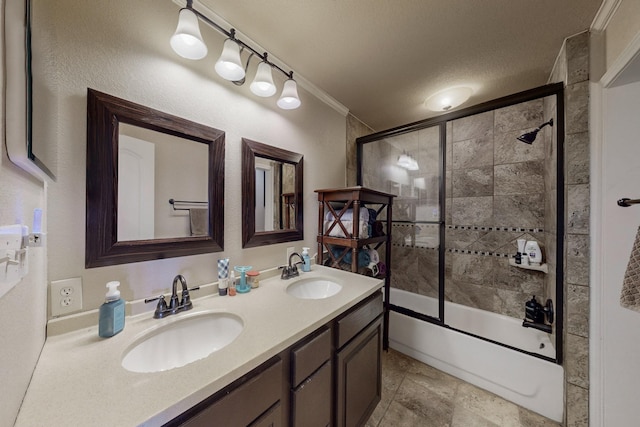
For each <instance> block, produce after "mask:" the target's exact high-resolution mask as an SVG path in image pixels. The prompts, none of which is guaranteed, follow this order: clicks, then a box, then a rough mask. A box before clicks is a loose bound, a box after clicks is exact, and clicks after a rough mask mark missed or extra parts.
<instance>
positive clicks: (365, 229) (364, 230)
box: [324, 221, 369, 239]
mask: <svg viewBox="0 0 640 427" xmlns="http://www.w3.org/2000/svg"><path fill="white" fill-rule="evenodd" d="M331 224H333V221H325V222H324V233H325V234H326V233H327V230H328V229H329V227H331ZM342 225H344V228H346V229H347V232H348V233H349V237H351V233H353V222H352V221H342ZM359 233H360V234H359V236H358V238H360V239H367V238H368V237H369V224H368V223H366V222H362V221H361V222H360V231H359ZM329 236H331V237H346V236H345V235H344V232H343V231H342V228H340V226H339V225H338V224H336V225H334V227H333V228H332V229H331V232H329Z"/></svg>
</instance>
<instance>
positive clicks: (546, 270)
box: [509, 258, 549, 273]
mask: <svg viewBox="0 0 640 427" xmlns="http://www.w3.org/2000/svg"><path fill="white" fill-rule="evenodd" d="M509 265H510V266H512V267H518V268H523V269H525V270H533V271H542V272H543V273H549V264H546V263H545V264H540V265H522V264H516V260H515V259H513V258H509Z"/></svg>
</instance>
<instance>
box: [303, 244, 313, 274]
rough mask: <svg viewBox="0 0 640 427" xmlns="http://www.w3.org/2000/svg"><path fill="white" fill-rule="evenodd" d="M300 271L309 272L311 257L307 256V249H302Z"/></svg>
mask: <svg viewBox="0 0 640 427" xmlns="http://www.w3.org/2000/svg"><path fill="white" fill-rule="evenodd" d="M302 261H304V263H303V264H302V271H311V257H310V256H309V248H302Z"/></svg>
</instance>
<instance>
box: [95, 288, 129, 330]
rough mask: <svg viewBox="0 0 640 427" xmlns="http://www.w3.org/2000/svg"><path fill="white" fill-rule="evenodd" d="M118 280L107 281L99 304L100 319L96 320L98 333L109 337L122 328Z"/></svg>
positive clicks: (121, 305)
mask: <svg viewBox="0 0 640 427" xmlns="http://www.w3.org/2000/svg"><path fill="white" fill-rule="evenodd" d="M118 286H120V282H117V281H113V282H109V283H107V288H109V290H108V291H107V296H106V298H105V302H104V304H102V305H101V306H100V320H99V322H98V335H99V336H101V337H102V338H109V337H112V336H114V335H115V334H117V333H118V332H120V331H122V330H123V329H124V300H123V299H121V298H120V291H119V290H118Z"/></svg>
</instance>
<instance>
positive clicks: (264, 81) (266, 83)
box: [249, 52, 276, 98]
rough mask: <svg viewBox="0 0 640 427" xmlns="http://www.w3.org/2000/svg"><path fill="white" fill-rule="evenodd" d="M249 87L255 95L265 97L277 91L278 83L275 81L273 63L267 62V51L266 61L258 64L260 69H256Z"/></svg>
mask: <svg viewBox="0 0 640 427" xmlns="http://www.w3.org/2000/svg"><path fill="white" fill-rule="evenodd" d="M249 88H250V89H251V92H253V94H254V95H257V96H262V97H265V98H266V97H269V96H271V95H273V94H274V93H276V85H275V83H273V75H272V74H271V65H270V64H269V62H267V53H266V52H265V54H264V61H262V62H261V63H259V64H258V71H256V76H255V78H254V79H253V82H252V83H251V86H249Z"/></svg>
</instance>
